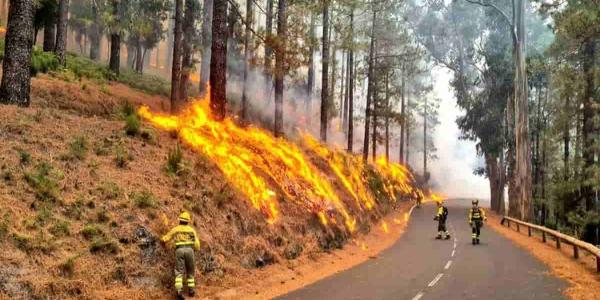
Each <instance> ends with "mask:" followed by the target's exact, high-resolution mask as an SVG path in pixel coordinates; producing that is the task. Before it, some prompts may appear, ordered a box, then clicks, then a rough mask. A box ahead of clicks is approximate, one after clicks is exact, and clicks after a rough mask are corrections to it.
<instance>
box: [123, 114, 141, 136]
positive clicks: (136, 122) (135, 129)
mask: <svg viewBox="0 0 600 300" xmlns="http://www.w3.org/2000/svg"><path fill="white" fill-rule="evenodd" d="M141 126H142V122H141V121H140V118H139V117H138V116H137V114H132V115H129V116H127V118H125V133H126V134H127V135H129V136H136V135H138V134H139V133H140V128H141Z"/></svg>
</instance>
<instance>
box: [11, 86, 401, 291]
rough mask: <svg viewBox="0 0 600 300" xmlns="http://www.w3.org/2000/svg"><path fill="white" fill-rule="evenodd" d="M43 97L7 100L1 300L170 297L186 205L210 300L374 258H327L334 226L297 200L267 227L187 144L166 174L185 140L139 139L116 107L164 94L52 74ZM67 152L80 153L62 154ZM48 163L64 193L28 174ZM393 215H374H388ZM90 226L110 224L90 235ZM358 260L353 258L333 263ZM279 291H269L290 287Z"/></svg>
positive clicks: (155, 104)
mask: <svg viewBox="0 0 600 300" xmlns="http://www.w3.org/2000/svg"><path fill="white" fill-rule="evenodd" d="M32 95H33V97H32V106H31V107H30V108H18V107H13V106H0V115H2V116H3V117H2V118H0V140H1V141H2V143H0V278H5V279H6V280H0V299H2V298H7V299H34V298H51V299H70V298H78V299H79V298H81V299H124V298H126V299H164V298H166V297H168V296H169V295H170V293H171V288H172V268H173V264H174V257H173V253H172V249H168V248H163V247H161V246H160V245H159V244H158V243H157V242H156V239H157V238H158V237H159V236H160V234H162V233H165V232H166V231H167V230H168V229H169V227H170V226H173V225H175V224H174V223H175V220H176V219H175V216H176V215H177V214H178V213H179V212H180V211H181V210H182V209H187V210H189V211H191V212H193V215H194V224H193V225H194V226H195V227H196V229H197V230H198V233H199V235H200V239H201V240H202V249H201V250H200V251H199V253H198V254H197V257H198V259H197V267H198V270H199V275H200V276H198V277H199V282H200V286H201V288H200V289H199V292H200V295H199V296H201V297H211V298H214V297H216V295H222V293H224V292H226V291H230V290H231V289H232V288H235V287H246V288H242V289H241V290H240V291H239V292H238V293H237V294H236V295H237V296H236V297H237V298H245V299H246V298H247V296H248V295H249V294H253V295H254V294H255V290H254V288H255V283H256V282H258V281H260V280H261V278H262V279H264V278H286V276H288V275H289V272H290V270H300V271H299V272H302V274H306V276H305V278H308V279H306V280H305V281H302V280H298V282H305V283H306V282H310V281H311V280H313V281H314V280H316V279H318V278H321V277H322V276H325V275H326V274H330V273H331V272H330V273H322V270H321V269H322V268H319V266H320V265H321V264H322V262H329V261H330V260H340V259H339V257H349V256H344V255H351V254H348V253H354V254H355V255H354V257H362V259H366V258H365V256H364V255H362V256H361V255H358V254H357V253H358V251H359V250H360V247H359V248H357V247H358V246H352V245H349V246H348V247H347V250H345V251H341V252H337V251H336V252H333V253H334V254H323V250H322V248H321V246H320V244H319V239H320V238H322V237H323V236H327V235H328V234H331V232H328V231H327V230H325V229H324V228H323V227H322V226H321V225H320V224H319V223H318V221H316V217H315V216H313V215H311V214H307V213H306V211H304V210H303V209H300V208H299V207H298V206H297V205H294V204H293V202H292V201H283V202H282V203H281V207H280V210H281V211H282V215H283V216H284V217H282V218H281V220H280V221H278V223H277V224H276V225H274V226H270V225H268V224H266V222H265V221H264V217H263V216H262V214H261V213H259V212H257V211H256V210H254V209H252V208H251V207H250V206H249V204H248V201H247V200H246V199H244V198H243V196H242V194H240V193H239V192H237V191H235V190H233V189H232V188H231V187H230V186H229V185H228V183H227V182H224V181H223V180H222V178H223V176H222V174H221V173H220V172H219V171H218V168H216V166H214V165H213V164H212V163H211V162H210V161H207V160H206V159H204V158H202V157H201V156H199V155H198V154H196V153H192V152H191V151H189V150H188V149H185V148H182V155H183V157H184V160H185V162H186V166H189V168H187V169H186V172H184V173H182V174H181V175H179V176H173V175H172V174H169V173H168V172H167V171H165V166H166V164H167V157H168V154H169V151H170V149H174V148H175V147H176V144H177V140H175V139H173V138H172V137H171V135H169V134H168V133H165V132H158V131H157V132H156V133H155V134H154V135H153V137H152V140H149V139H146V138H144V137H143V136H133V137H132V136H128V135H127V134H126V133H125V130H124V121H123V120H122V118H120V117H119V115H118V114H117V113H116V112H117V110H118V108H119V106H120V105H122V103H125V102H130V103H133V104H141V103H144V104H146V105H149V106H150V107H151V108H152V109H154V110H161V109H163V108H166V109H168V106H167V107H163V106H164V105H162V104H165V103H168V101H167V99H165V98H161V97H159V96H147V95H144V94H143V93H140V92H138V91H135V90H132V89H129V88H127V87H125V86H123V85H120V84H114V85H113V84H110V85H108V86H105V87H103V86H98V85H95V84H94V83H92V82H87V81H83V82H64V81H61V80H58V79H55V78H52V77H49V76H47V75H40V76H39V77H38V78H36V79H34V80H33V89H32ZM142 126H143V125H142ZM78 137H85V139H86V143H85V145H86V147H85V148H86V149H87V150H86V151H85V155H77V153H73V147H72V145H74V142H73V141H76V140H77V139H78ZM79 148H81V147H79ZM75 152H77V151H75ZM65 153H67V154H68V153H71V154H74V157H76V158H77V159H60V158H61V155H63V156H64V154H65ZM124 153H125V154H126V155H125V154H124ZM119 155H121V156H123V157H122V158H121V160H124V161H125V163H123V164H122V165H120V166H118V165H117V163H115V161H116V160H118V159H117V158H118V156H119ZM40 163H47V164H48V165H50V166H52V170H53V172H54V173H53V176H54V175H55V176H56V177H53V178H55V181H56V185H54V184H53V185H52V188H53V189H52V191H53V193H54V192H55V193H56V194H53V197H51V198H49V199H45V198H40V197H36V191H35V186H36V185H32V184H29V183H28V182H27V181H26V180H25V179H24V176H25V174H28V173H31V172H34V171H35V168H36V166H37V165H39V164H40ZM188 169H189V170H188ZM325 172H327V171H326V170H325ZM336 189H338V192H339V194H340V195H341V196H342V199H343V200H344V201H346V202H347V203H349V204H348V205H349V206H350V205H352V204H351V203H354V201H353V200H352V199H351V197H349V195H347V194H346V193H345V192H344V191H342V190H341V187H340V186H336ZM140 193H142V194H144V193H148V194H151V195H153V197H151V198H152V201H147V198H148V197H143V199H142V200H140V199H141V198H139V195H140ZM150 204H151V205H150ZM41 212H43V214H42V213H41ZM386 212H387V211H376V212H373V215H372V216H367V217H365V218H364V219H365V220H366V222H377V220H378V219H379V217H378V215H381V214H383V213H386ZM375 214H377V215H375ZM36 218H37V219H40V218H41V219H40V220H43V222H41V221H40V222H36ZM86 226H88V227H89V226H95V227H97V228H98V229H99V230H98V232H97V233H95V234H94V236H85V234H84V233H82V231H83V232H85V230H84V228H85V227H86ZM142 229H143V230H142ZM147 233H149V234H147ZM389 236H390V237H394V235H389ZM384 240H386V241H391V239H387V238H386V239H384ZM369 243H371V244H373V249H379V248H377V247H376V246H375V245H382V243H383V242H381V241H378V239H377V238H376V239H373V240H371V242H369ZM294 245H302V251H301V252H300V253H296V254H294V255H291V256H292V257H293V256H296V255H299V256H298V257H297V258H296V259H291V260H290V259H288V258H286V257H290V253H289V251H290V249H292V248H294ZM19 246H20V247H22V248H24V249H26V250H19V248H18V247H19ZM296 251H299V250H297V249H296ZM361 252H362V251H361ZM332 255H333V256H332ZM336 255H339V256H336ZM351 256H352V255H351ZM74 257H75V258H74ZM358 262H360V259H348V260H344V262H343V263H342V264H341V265H340V266H341V267H337V268H338V269H336V268H333V269H331V270H333V271H332V272H334V271H335V270H339V269H343V268H347V267H349V266H351V265H353V264H355V263H358ZM257 265H261V266H262V265H265V267H264V268H262V269H257V268H256V266H257ZM290 268H291V269H290ZM331 270H330V271H331ZM311 272H317V273H319V272H320V273H319V274H324V275H318V276H316V275H314V276H313V275H310V274H312V273H311ZM278 276H279V277H278ZM319 276H321V277H319ZM293 277H295V278H300V277H301V276H300V275H293ZM285 281H286V282H290V281H289V280H288V279H286V280H285ZM292 281H293V280H292ZM261 282H265V284H264V285H263V289H264V290H265V291H268V290H269V284H271V285H276V286H278V287H281V286H282V285H281V283H280V281H276V282H275V281H273V280H263V281H261ZM285 286H286V288H289V289H291V288H294V287H298V285H297V284H290V285H289V286H288V285H285ZM277 291H278V292H272V293H271V294H269V295H275V294H278V293H281V291H282V290H281V289H278V290H277ZM245 293H246V294H245ZM236 297H234V298H236Z"/></svg>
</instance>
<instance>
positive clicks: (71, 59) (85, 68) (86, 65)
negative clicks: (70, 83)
mask: <svg viewBox="0 0 600 300" xmlns="http://www.w3.org/2000/svg"><path fill="white" fill-rule="evenodd" d="M67 69H68V70H69V71H70V72H72V73H73V74H74V75H75V76H77V77H78V78H81V77H85V78H88V79H91V80H94V81H96V82H99V83H104V82H106V81H107V79H108V78H109V71H108V70H107V68H106V67H105V66H103V65H101V64H99V63H97V62H95V61H93V60H91V59H89V58H86V57H83V56H78V55H73V54H68V55H67Z"/></svg>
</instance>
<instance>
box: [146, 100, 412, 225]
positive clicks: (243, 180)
mask: <svg viewBox="0 0 600 300" xmlns="http://www.w3.org/2000/svg"><path fill="white" fill-rule="evenodd" d="M209 94H210V93H207V95H209ZM208 97H209V96H206V98H205V99H199V100H197V101H195V102H193V103H192V104H191V105H190V106H189V107H188V108H187V109H185V110H184V111H183V112H182V113H180V114H179V115H175V116H173V115H165V114H161V113H154V112H151V111H150V109H149V108H148V107H146V106H142V107H141V108H140V109H139V110H138V114H139V115H140V116H141V117H142V118H143V119H145V120H148V121H149V122H151V123H152V124H153V125H154V126H156V127H159V128H161V129H163V130H166V131H176V132H177V133H178V136H179V138H180V139H181V140H183V141H184V142H185V143H186V144H187V145H188V146H189V147H190V148H192V149H194V150H195V151H197V152H200V153H202V154H204V155H206V156H207V157H208V158H210V159H211V160H212V161H213V162H214V163H215V164H216V165H217V166H218V167H219V168H220V169H221V171H222V172H223V174H224V175H225V177H226V178H227V180H228V181H229V182H230V183H231V184H232V185H233V186H234V187H235V188H237V189H238V190H239V191H241V192H242V193H244V194H245V196H246V197H247V198H248V199H249V200H250V202H251V204H252V206H253V207H254V208H255V209H257V210H259V211H261V212H262V213H263V214H264V216H265V218H266V221H267V222H268V223H269V224H274V223H276V222H277V220H278V218H279V214H280V209H279V203H278V201H277V199H278V193H279V194H282V195H283V196H285V198H286V199H289V200H292V201H293V202H294V203H296V204H297V205H299V206H300V207H302V208H303V209H304V210H305V211H306V212H308V213H310V214H315V215H316V216H317V217H318V219H319V221H320V222H321V223H322V224H323V225H326V226H327V225H328V224H330V223H334V224H337V223H340V222H341V224H344V226H345V228H346V229H347V231H348V232H350V233H352V232H354V231H355V230H356V222H357V216H355V215H353V214H352V212H351V211H352V209H349V207H348V206H347V204H346V203H344V202H343V201H342V200H341V197H340V195H338V193H337V192H336V191H335V189H334V188H333V186H332V184H331V178H328V177H327V176H325V174H323V173H322V172H321V171H320V170H319V169H318V168H317V167H315V165H314V164H313V163H312V162H311V160H310V157H309V156H308V155H307V153H305V151H302V150H301V148H300V147H299V146H298V145H296V144H294V143H292V142H290V141H287V140H284V139H280V138H275V137H274V136H272V135H271V134H270V133H269V132H267V131H265V130H263V129H260V128H257V127H253V126H249V127H247V128H241V127H239V126H237V125H236V124H235V122H234V121H233V120H232V119H226V120H224V121H222V122H219V121H215V120H213V119H212V117H211V115H210V109H209V108H208V103H209V102H210V99H208ZM304 141H305V144H306V145H307V147H308V149H309V150H310V151H313V152H314V153H315V154H316V155H317V156H318V157H319V158H320V159H322V160H325V161H326V162H327V164H328V166H329V167H330V168H331V170H332V171H333V173H334V174H335V175H336V177H337V178H336V179H337V180H339V181H340V182H342V184H343V186H344V187H345V189H346V190H347V192H348V193H349V194H350V195H351V196H352V198H353V199H354V201H355V205H356V208H357V210H358V211H359V213H360V211H370V210H373V209H374V207H375V206H376V205H377V203H378V199H380V198H381V197H385V198H387V199H388V200H391V201H392V202H393V201H396V199H397V197H398V196H399V195H407V194H411V193H413V192H419V193H421V191H418V189H416V188H415V187H414V179H413V177H412V174H410V172H409V171H408V170H407V169H406V168H405V167H404V166H402V165H400V164H394V163H389V162H387V161H386V160H385V159H383V158H381V159H378V160H377V161H376V162H375V163H374V164H367V163H364V162H363V161H362V160H361V159H360V158H358V157H357V156H353V155H349V154H346V153H344V152H342V151H336V150H330V149H329V148H327V147H325V146H323V145H321V144H319V143H318V142H317V141H316V140H314V139H313V138H312V137H310V136H309V135H304ZM369 173H371V174H369ZM370 175H371V176H370ZM373 178H375V181H373ZM369 180H371V181H369ZM382 191H383V193H382Z"/></svg>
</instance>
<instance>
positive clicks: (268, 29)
mask: <svg viewBox="0 0 600 300" xmlns="http://www.w3.org/2000/svg"><path fill="white" fill-rule="evenodd" d="M265 18H266V20H265V23H266V24H265V25H266V26H265V35H266V37H267V42H266V43H265V91H266V97H267V99H268V101H267V102H269V103H270V102H271V90H272V89H273V77H271V73H272V70H271V65H272V64H273V63H272V60H273V49H272V48H271V45H270V43H271V40H272V38H273V0H267V11H266V17H265Z"/></svg>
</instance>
